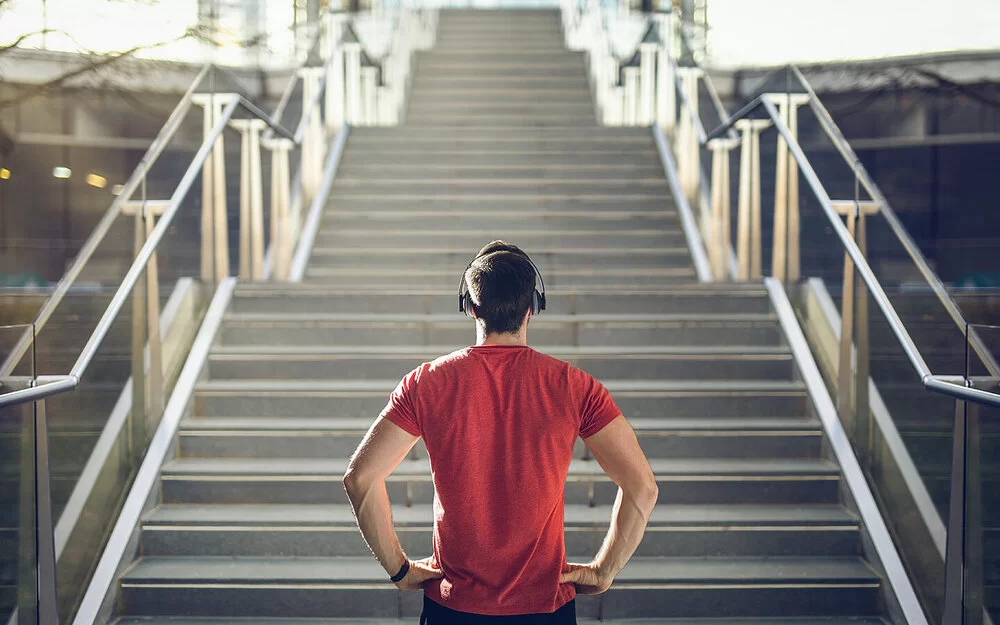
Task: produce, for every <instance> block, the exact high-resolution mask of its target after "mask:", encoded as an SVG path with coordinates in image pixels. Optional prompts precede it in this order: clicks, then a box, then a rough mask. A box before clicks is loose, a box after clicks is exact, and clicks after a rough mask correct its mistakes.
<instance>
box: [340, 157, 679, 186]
mask: <svg viewBox="0 0 1000 625" xmlns="http://www.w3.org/2000/svg"><path fill="white" fill-rule="evenodd" d="M436 160H437V159H436V158H435V161H436ZM380 177H385V178H386V179H389V180H425V179H430V178H439V179H449V178H452V179H454V178H469V179H474V180H489V181H493V180H504V181H505V180H526V179H531V180H548V179H554V180H577V181H579V182H596V181H604V180H607V181H614V180H617V179H620V178H623V177H625V178H629V179H639V180H641V179H644V178H656V177H660V178H662V177H663V168H662V167H661V166H660V163H659V161H644V162H634V163H623V164H609V165H601V164H593V165H587V164H580V163H576V164H551V163H550V164H547V165H542V166H538V167H536V166H531V165H527V164H523V163H513V164H509V165H507V164H503V165H499V164H498V165H483V164H468V163H465V164H463V163H460V162H445V163H437V162H434V163H428V162H426V160H425V161H424V162H420V161H418V160H416V159H415V160H414V161H412V162H411V163H402V162H396V163H391V164H385V163H365V162H364V161H362V162H356V161H355V162H352V161H349V160H348V161H345V162H342V163H341V165H340V168H339V169H338V170H337V178H338V179H340V180H351V179H355V178H358V179H363V180H374V179H377V178H380Z"/></svg>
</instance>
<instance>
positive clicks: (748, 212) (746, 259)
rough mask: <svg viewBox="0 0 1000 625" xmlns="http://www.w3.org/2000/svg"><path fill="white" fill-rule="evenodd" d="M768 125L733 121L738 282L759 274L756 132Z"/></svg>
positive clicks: (758, 149) (755, 121) (758, 133)
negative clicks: (737, 140)
mask: <svg viewBox="0 0 1000 625" xmlns="http://www.w3.org/2000/svg"><path fill="white" fill-rule="evenodd" d="M770 125H771V122H770V121H769V120H766V119H758V120H753V119H741V120H739V121H738V122H736V128H737V130H739V131H740V133H741V136H740V187H739V199H738V200H737V205H738V209H737V211H738V213H737V225H736V258H737V272H736V279H737V280H738V281H740V282H746V281H748V280H759V279H760V277H761V228H760V224H761V220H760V204H761V201H760V133H761V132H762V131H763V130H764V129H765V128H768V127H770Z"/></svg>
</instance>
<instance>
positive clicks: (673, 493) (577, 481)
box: [161, 458, 840, 506]
mask: <svg viewBox="0 0 1000 625" xmlns="http://www.w3.org/2000/svg"><path fill="white" fill-rule="evenodd" d="M347 462H348V460H347V458H342V459H327V458H323V459H310V458H295V459H287V458H275V459H271V458H253V459H238V458H236V459H234V458H178V459H175V460H172V461H170V462H168V463H167V464H165V465H164V466H163V469H162V473H161V483H162V498H163V502H164V503H168V504H179V503H218V504H225V503H252V504H265V503H283V504H305V503H313V502H316V501H325V502H330V503H335V504H346V503H348V501H347V495H346V493H345V492H344V491H343V489H342V488H339V487H338V484H339V482H340V480H341V479H342V477H343V474H344V470H345V469H346V467H347ZM649 462H650V466H651V467H652V468H653V472H654V474H655V475H656V478H657V483H658V485H659V487H660V501H662V502H665V503H673V504H817V503H823V504H833V503H836V502H837V497H838V487H839V480H840V473H839V470H838V468H837V467H836V465H833V464H831V463H830V462H828V461H826V460H822V459H818V458H801V459H784V458H779V459H770V458H769V459H739V458H737V459H725V460H721V459H718V458H711V459H704V458H696V459H662V458H650V459H649ZM386 487H387V489H388V491H389V498H390V499H391V500H392V501H393V502H394V503H396V504H400V505H402V504H406V505H410V504H413V503H424V504H430V503H431V500H432V498H433V495H434V493H433V491H434V487H433V484H432V482H431V473H430V465H429V464H428V463H427V461H426V460H424V459H418V460H410V459H407V460H404V461H403V462H402V463H401V464H400V465H399V467H397V468H396V470H395V472H394V473H393V474H392V475H391V476H390V477H389V478H388V479H387V481H386ZM617 493H618V486H617V485H615V483H614V482H612V481H611V479H610V478H608V476H607V475H606V474H605V473H604V471H603V470H602V469H601V467H600V465H599V464H597V462H596V461H595V460H573V461H572V462H571V463H570V468H569V473H568V475H567V478H566V488H565V500H566V503H568V504H580V505H590V506H594V505H606V506H610V505H612V504H613V503H614V501H615V497H616V496H617Z"/></svg>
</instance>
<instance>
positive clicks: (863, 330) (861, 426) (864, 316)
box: [789, 174, 873, 467]
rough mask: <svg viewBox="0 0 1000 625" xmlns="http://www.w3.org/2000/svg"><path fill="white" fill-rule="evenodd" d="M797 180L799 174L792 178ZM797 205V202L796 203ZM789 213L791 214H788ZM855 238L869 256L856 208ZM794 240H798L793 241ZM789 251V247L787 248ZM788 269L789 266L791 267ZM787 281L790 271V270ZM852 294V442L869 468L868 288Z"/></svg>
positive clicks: (860, 283) (862, 214)
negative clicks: (853, 371)
mask: <svg viewBox="0 0 1000 625" xmlns="http://www.w3.org/2000/svg"><path fill="white" fill-rule="evenodd" d="M795 177H796V178H797V177H798V174H796V176H795ZM795 204H796V205H797V204H798V202H797V201H796V202H795ZM789 212H790V213H791V211H789ZM857 220H858V223H857V235H856V236H855V237H854V241H855V242H856V243H857V244H858V248H859V249H860V250H861V254H862V255H863V256H865V257H866V258H867V256H868V228H867V225H866V224H867V221H868V220H867V218H866V211H865V210H864V208H863V207H861V206H860V205H859V208H858V217H857ZM796 238H797V237H796ZM789 248H791V245H789ZM790 267H791V263H790ZM789 279H792V278H791V270H789ZM854 288H855V291H854V293H852V294H848V293H847V292H845V293H844V297H845V298H847V297H850V296H852V295H853V297H854V298H855V303H854V326H855V327H854V334H855V343H856V347H855V351H854V370H855V374H854V428H853V431H854V440H855V448H854V450H855V453H857V454H858V455H859V456H860V457H859V460H860V462H861V466H863V467H864V466H871V460H872V451H873V450H872V435H873V431H872V429H873V427H872V426H873V424H872V414H871V409H870V407H869V404H868V377H869V371H870V369H871V366H870V363H869V360H868V358H869V340H868V330H869V328H868V286H867V285H866V284H865V281H864V280H861V279H860V276H859V279H858V280H856V282H855V287H854Z"/></svg>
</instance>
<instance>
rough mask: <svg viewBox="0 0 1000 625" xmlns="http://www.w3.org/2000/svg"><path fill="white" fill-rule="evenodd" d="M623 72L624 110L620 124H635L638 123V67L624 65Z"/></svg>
mask: <svg viewBox="0 0 1000 625" xmlns="http://www.w3.org/2000/svg"><path fill="white" fill-rule="evenodd" d="M623 73H624V74H625V100H624V108H625V110H624V116H623V119H622V124H623V125H625V126H635V125H636V124H637V123H638V115H637V114H638V110H637V109H638V104H639V68H638V67H626V68H625V69H624V71H623Z"/></svg>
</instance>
